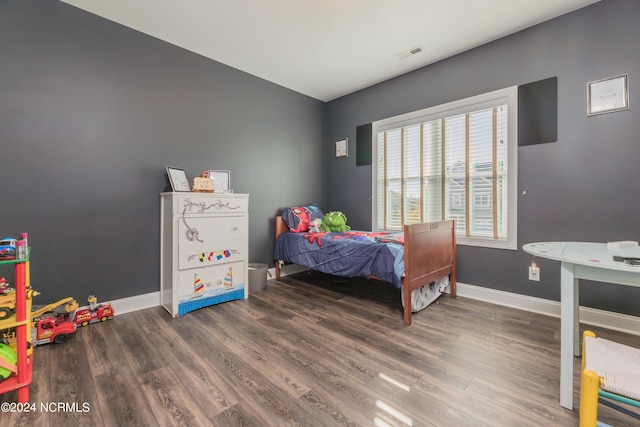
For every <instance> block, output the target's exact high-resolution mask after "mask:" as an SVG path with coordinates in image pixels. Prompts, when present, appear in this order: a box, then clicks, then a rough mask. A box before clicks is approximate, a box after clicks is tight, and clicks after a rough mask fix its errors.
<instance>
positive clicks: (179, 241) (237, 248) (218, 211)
mask: <svg viewBox="0 0 640 427" xmlns="http://www.w3.org/2000/svg"><path fill="white" fill-rule="evenodd" d="M248 257H249V195H248V194H222V193H186V192H185V193H181V192H179V193H161V194H160V303H161V304H162V306H163V307H164V308H166V309H167V311H168V312H169V313H171V315H172V316H174V317H175V316H181V315H183V314H185V313H188V312H190V311H193V310H197V309H199V308H202V307H207V306H210V305H213V304H219V303H222V302H226V301H231V300H236V299H243V298H247V297H248V296H249V287H248V265H249V261H248V259H249V258H248Z"/></svg>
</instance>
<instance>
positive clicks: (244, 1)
mask: <svg viewBox="0 0 640 427" xmlns="http://www.w3.org/2000/svg"><path fill="white" fill-rule="evenodd" d="M61 1H63V2H64V3H68V4H71V5H74V6H77V7H79V8H81V9H84V10H86V11H89V12H92V13H94V14H96V15H99V16H101V17H104V18H107V19H109V20H112V21H115V22H118V23H120V24H122V25H125V26H127V27H130V28H133V29H136V30H138V31H141V32H143V33H146V34H149V35H151V36H154V37H156V38H158V39H161V40H164V41H166V42H169V43H171V44H174V45H176V46H180V47H182V48H184V49H187V50H190V51H192V52H196V53H198V54H200V55H203V56H205V57H208V58H211V59H214V60H216V61H218V62H221V63H223V64H227V65H229V66H231V67H234V68H237V69H239V70H242V71H245V72H247V73H249V74H253V75H255V76H258V77H261V78H263V79H265V80H268V81H271V82H273V83H276V84H278V85H281V86H284V87H287V88H289V89H292V90H294V91H296V92H300V93H302V94H305V95H308V96H311V97H313V98H316V99H319V100H322V101H330V100H332V99H335V98H338V97H340V96H343V95H346V94H348V93H351V92H355V91H357V90H359V89H363V88H365V87H367V86H371V85H373V84H376V83H379V82H382V81H384V80H387V79H389V78H392V77H395V76H398V75H400V74H404V73H406V72H408V71H411V70H415V69H417V68H420V67H422V66H425V65H427V64H431V63H433V62H436V61H439V60H442V59H444V58H447V57H449V56H452V55H455V54H457V53H460V52H463V51H465V50H468V49H471V48H474V47H477V46H480V45H482V44H485V43H487V42H490V41H492V40H496V39H498V38H500V37H503V36H506V35H508V34H512V33H514V32H517V31H519V30H522V29H524V28H527V27H530V26H532V25H535V24H538V23H540V22H543V21H546V20H548V19H551V18H554V17H556V16H559V15H562V14H565V13H567V12H570V11H573V10H576V9H579V8H581V7H584V6H587V5H589V4H592V3H596V2H597V1H599V0H226V1H223V0H109V1H88V0H61ZM416 46H421V47H422V49H423V51H422V52H421V53H419V54H416V55H412V56H410V57H408V58H406V59H399V58H398V56H397V55H398V54H400V53H401V52H405V51H407V50H410V49H413V48H414V47H416Z"/></svg>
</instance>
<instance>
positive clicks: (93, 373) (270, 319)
mask: <svg viewBox="0 0 640 427" xmlns="http://www.w3.org/2000/svg"><path fill="white" fill-rule="evenodd" d="M370 283H371V282H369V281H367V280H353V281H349V282H347V281H345V280H342V279H337V278H333V277H331V276H325V275H321V274H318V273H310V274H307V273H301V274H298V275H294V276H289V277H285V278H283V279H282V280H281V281H278V282H277V281H275V280H270V281H269V283H268V286H267V289H266V290H264V291H263V292H261V293H259V294H252V295H251V297H250V298H249V299H248V300H243V301H232V302H228V303H224V304H221V305H217V306H214V307H208V308H204V309H200V310H198V311H195V312H192V313H189V314H187V315H185V316H182V317H180V318H177V319H172V318H171V317H170V316H169V314H168V313H167V312H166V311H165V310H164V309H162V308H160V307H157V308H152V309H147V310H143V311H138V312H135V313H128V314H123V315H120V316H116V317H115V318H114V319H113V320H110V321H108V322H105V323H100V324H93V325H90V326H88V327H86V328H80V329H79V330H78V332H77V333H76V334H75V336H74V337H72V339H71V340H69V341H68V342H67V343H64V344H60V345H47V346H41V347H37V348H36V349H35V361H34V370H33V371H34V374H33V375H34V378H33V384H32V386H31V399H30V402H31V403H32V404H35V412H31V413H22V414H17V413H6V412H5V413H0V425H2V426H16V425H29V426H67V425H74V426H76V425H79V426H118V427H121V426H133V425H138V426H172V425H182V426H241V425H242V426H288V425H298V426H319V425H327V426H336V425H353V426H356V425H361V426H372V425H378V426H447V427H448V426H474V427H478V426H500V427H504V426H552V425H553V426H577V425H578V414H577V411H576V410H574V411H568V410H566V409H563V408H561V407H560V405H559V403H558V401H559V360H560V356H559V350H560V346H559V326H560V325H559V323H560V322H559V320H558V319H555V318H551V317H546V316H543V315H538V314H533V313H528V312H523V311H519V310H515V309H510V308H506V307H501V306H496V305H492V304H488V303H483V302H478V301H474V300H470V299H465V298H457V299H451V298H449V297H448V296H443V297H441V298H440V300H439V302H438V304H434V305H432V306H430V307H428V308H427V309H425V310H423V311H422V312H420V313H418V314H416V315H414V317H413V325H411V326H409V327H405V326H404V325H403V323H402V312H401V306H400V302H399V300H400V298H399V291H398V290H396V289H393V288H391V287H390V286H389V285H386V284H380V283H377V282H373V283H375V284H376V286H374V287H372V286H370ZM116 314H117V313H116ZM595 330H596V332H597V333H599V334H600V335H602V336H606V337H608V338H611V339H615V340H618V341H620V342H624V343H627V344H631V345H635V346H640V337H637V336H632V335H626V334H622V333H618V332H614V331H606V330H600V329H597V328H596V329H595ZM579 363H580V361H579V358H576V360H575V368H576V369H575V372H576V376H575V379H576V386H577V385H578V380H579V379H578V374H577V372H578V367H579ZM576 390H577V389H576ZM578 397H579V396H578V392H577V391H576V393H575V394H574V405H575V407H577V406H578ZM0 398H1V399H2V401H5V402H6V401H12V400H14V399H15V398H16V394H15V392H12V393H7V394H4V395H2V396H0ZM41 403H42V404H45V406H46V407H47V408H49V411H48V412H47V411H45V410H43V407H41V406H40V405H41ZM59 403H61V404H62V405H63V406H62V407H59V406H58V404H59ZM65 406H66V408H65ZM600 412H601V417H600V418H601V420H602V421H604V422H607V423H608V424H612V425H615V426H631V425H634V424H633V423H632V421H633V420H631V419H629V418H628V417H626V416H624V415H619V414H618V413H616V412H615V411H613V410H610V409H608V408H604V407H602V406H601V408H600Z"/></svg>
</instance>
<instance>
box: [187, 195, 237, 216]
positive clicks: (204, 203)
mask: <svg viewBox="0 0 640 427" xmlns="http://www.w3.org/2000/svg"><path fill="white" fill-rule="evenodd" d="M177 203H178V205H177V213H178V214H179V215H181V216H185V217H191V216H202V217H228V216H246V215H247V210H248V208H249V200H248V198H247V197H239V196H234V195H232V194H221V195H219V196H212V195H210V194H209V195H207V196H204V195H197V194H193V193H189V194H188V195H184V196H179V197H178V201H177Z"/></svg>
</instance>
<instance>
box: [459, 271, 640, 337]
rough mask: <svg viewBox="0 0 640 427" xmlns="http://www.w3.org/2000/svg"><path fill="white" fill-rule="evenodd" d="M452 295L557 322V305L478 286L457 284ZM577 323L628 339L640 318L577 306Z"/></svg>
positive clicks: (639, 328)
mask: <svg viewBox="0 0 640 427" xmlns="http://www.w3.org/2000/svg"><path fill="white" fill-rule="evenodd" d="M456 292H457V295H458V296H461V297H465V298H471V299H475V300H479V301H485V302H489V303H492V304H498V305H503V306H506V307H512V308H517V309H519V310H524V311H530V312H533V313H540V314H544V315H547V316H552V317H557V318H560V302H559V301H551V300H547V299H542V298H536V297H530V296H527V295H520V294H515V293H512V292H505V291H499V290H496V289H490V288H483V287H481V286H475V285H467V284H465V283H460V282H458V283H457V284H456ZM580 323H584V324H586V325H593V326H598V327H601V328H605V329H611V330H614V331H620V332H625V333H628V334H632V335H640V317H636V316H629V315H627V314H620V313H614V312H612V311H605V310H598V309H596V308H590V307H582V306H581V307H580Z"/></svg>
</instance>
